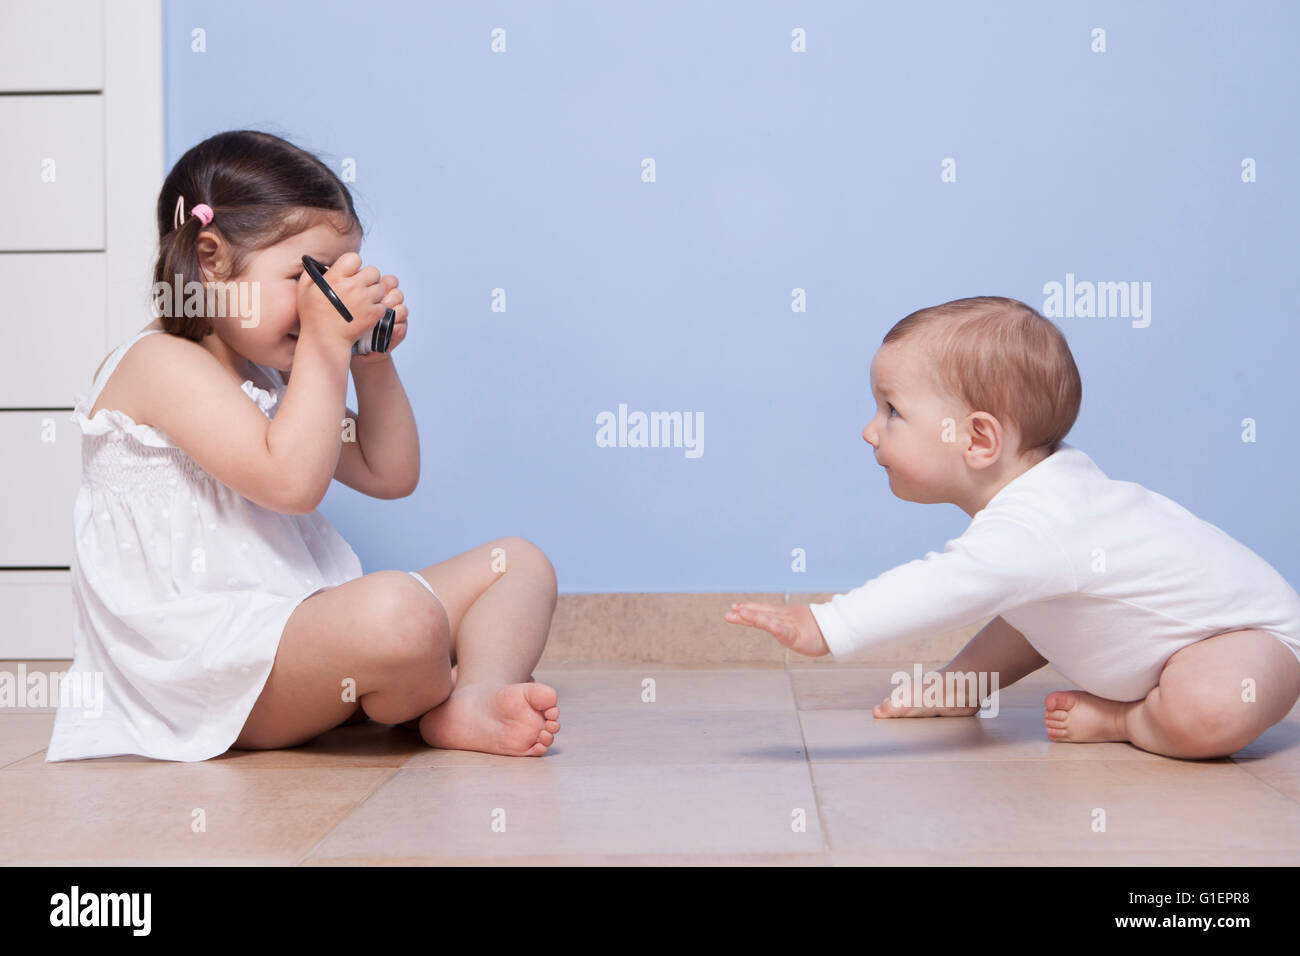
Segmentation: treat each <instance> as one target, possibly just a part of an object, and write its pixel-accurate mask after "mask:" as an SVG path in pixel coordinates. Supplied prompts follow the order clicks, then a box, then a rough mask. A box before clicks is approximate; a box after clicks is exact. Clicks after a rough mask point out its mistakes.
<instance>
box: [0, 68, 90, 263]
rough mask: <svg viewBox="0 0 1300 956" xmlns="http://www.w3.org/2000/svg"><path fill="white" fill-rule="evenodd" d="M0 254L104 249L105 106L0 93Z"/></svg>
mask: <svg viewBox="0 0 1300 956" xmlns="http://www.w3.org/2000/svg"><path fill="white" fill-rule="evenodd" d="M0 129H3V130H4V131H5V144H4V148H3V149H0V209H3V210H4V215H3V216H0V252H31V251H33V250H38V249H103V248H104V101H103V97H102V96H101V95H100V94H98V93H91V94H87V95H77V94H74V95H69V96H13V95H9V96H0Z"/></svg>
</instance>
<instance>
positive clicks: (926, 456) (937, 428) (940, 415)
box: [862, 340, 966, 504]
mask: <svg viewBox="0 0 1300 956" xmlns="http://www.w3.org/2000/svg"><path fill="white" fill-rule="evenodd" d="M926 361H927V360H926V358H925V356H924V355H923V354H922V353H920V352H919V350H917V349H916V348H914V347H913V346H912V345H911V344H910V343H908V342H907V341H906V340H904V341H901V342H894V343H891V344H889V345H886V346H883V347H882V348H881V349H880V350H879V351H878V352H877V353H876V355H875V358H873V359H872V361H871V394H872V395H873V396H874V397H875V400H876V414H875V417H874V418H872V419H871V421H870V422H868V423H867V427H866V428H864V429H862V437H863V439H865V440H866V441H867V442H868V443H869V444H870V445H871V447H872V448H873V449H875V453H876V462H877V463H878V464H879V465H881V466H882V467H883V468H884V469H885V472H886V473H887V474H888V475H889V490H890V491H892V492H893V493H894V494H895V495H897V496H898V497H899V498H902V499H904V500H905V501H919V502H923V503H926V504H933V503H935V502H946V501H953V500H955V495H956V494H957V493H959V489H960V487H961V481H962V479H963V477H964V463H963V460H962V456H961V451H960V449H961V445H962V443H961V435H962V423H963V419H964V417H965V415H966V412H965V410H964V409H963V408H962V406H961V403H960V402H958V401H957V400H956V399H953V398H950V397H948V396H946V395H942V394H940V393H939V392H937V391H936V389H935V387H934V385H933V383H932V381H931V378H930V376H929V374H927V372H926V364H925V363H926ZM945 419H951V424H949V425H947V426H945ZM945 437H947V438H948V439H949V440H948V441H945V440H944V439H945Z"/></svg>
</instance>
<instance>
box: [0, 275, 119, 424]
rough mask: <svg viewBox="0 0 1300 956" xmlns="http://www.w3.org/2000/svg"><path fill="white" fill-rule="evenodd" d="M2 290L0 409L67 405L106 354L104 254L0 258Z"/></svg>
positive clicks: (87, 384)
mask: <svg viewBox="0 0 1300 956" xmlns="http://www.w3.org/2000/svg"><path fill="white" fill-rule="evenodd" d="M0 289H4V290H5V297H6V302H5V305H4V306H3V308H0V334H3V335H4V340H5V341H6V342H9V343H10V345H11V347H10V349H8V350H7V351H6V352H5V354H4V355H3V356H0V408H23V407H29V408H51V407H58V406H60V405H67V406H71V405H72V403H73V396H75V395H76V394H77V393H78V392H88V391H89V390H90V380H91V377H92V376H93V375H94V374H95V369H96V368H98V367H99V363H100V362H102V361H103V360H104V356H106V355H107V354H108V353H109V351H110V350H111V349H112V346H111V345H110V344H109V343H108V341H107V334H106V333H105V329H106V328H107V323H108V317H107V314H106V309H105V295H106V287H105V273H104V253H102V252H37V253H21V252H0ZM142 321H143V320H142Z"/></svg>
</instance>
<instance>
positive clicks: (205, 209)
mask: <svg viewBox="0 0 1300 956" xmlns="http://www.w3.org/2000/svg"><path fill="white" fill-rule="evenodd" d="M190 215H191V216H198V217H199V221H200V222H201V223H203V225H205V226H206V225H207V224H208V223H210V222H211V221H212V216H213V212H212V207H211V206H209V205H208V204H207V203H199V204H198V205H197V206H195V207H194V208H193V209H191V210H190ZM184 221H185V197H184V196H177V197H176V209H175V210H174V211H173V212H172V228H173V229H179V228H180V227H181V223H182V222H184Z"/></svg>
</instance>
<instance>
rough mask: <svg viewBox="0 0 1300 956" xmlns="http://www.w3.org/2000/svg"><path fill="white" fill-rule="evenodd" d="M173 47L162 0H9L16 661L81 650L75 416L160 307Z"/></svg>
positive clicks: (4, 65) (4, 536) (9, 335)
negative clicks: (99, 371)
mask: <svg viewBox="0 0 1300 956" xmlns="http://www.w3.org/2000/svg"><path fill="white" fill-rule="evenodd" d="M109 14H111V16H110V15H109ZM162 62H163V36H162V4H161V0H58V2H50V0H2V2H0V131H3V133H2V135H0V289H6V290H8V292H7V293H6V294H5V295H4V296H0V333H2V334H4V336H5V340H6V341H7V342H9V343H10V346H11V347H10V348H9V349H7V350H5V352H4V353H3V354H2V355H0V447H3V448H4V454H3V456H0V467H2V468H3V469H4V470H5V472H6V473H5V474H4V475H3V484H4V488H5V505H4V509H3V512H2V513H0V660H59V659H67V658H70V657H71V656H72V651H73V647H72V621H73V606H72V593H71V589H70V581H71V574H70V571H69V568H70V564H71V560H72V540H73V538H72V535H73V527H72V520H73V513H72V509H73V504H74V502H75V500H76V493H77V488H78V486H79V484H80V481H81V431H80V429H78V428H77V427H76V425H74V424H73V423H72V422H71V421H70V420H69V419H70V416H71V413H72V404H73V401H74V397H75V396H76V394H78V393H81V392H88V391H89V390H90V382H91V376H92V374H93V373H94V371H95V368H96V367H97V366H98V365H99V363H100V362H101V361H102V360H103V358H104V356H105V355H107V354H108V352H109V351H110V350H111V349H112V348H113V346H115V345H116V344H117V343H119V342H121V341H123V340H124V339H125V338H127V337H129V336H130V335H131V334H133V333H134V332H136V331H138V330H139V329H140V328H142V327H143V326H144V325H146V324H147V323H148V322H149V319H150V314H149V282H150V279H151V273H152V258H153V255H154V253H155V252H156V248H157V245H156V243H157V234H156V232H155V225H154V219H153V209H154V204H155V202H156V201H157V197H158V189H159V187H160V186H161V185H162V179H163V173H164V169H163V113H162ZM33 331H38V332H39V333H40V334H41V337H37V336H36V335H33V334H32V333H33Z"/></svg>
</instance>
